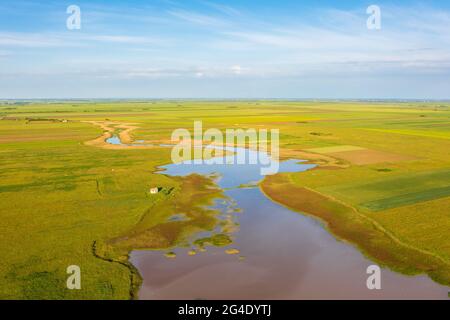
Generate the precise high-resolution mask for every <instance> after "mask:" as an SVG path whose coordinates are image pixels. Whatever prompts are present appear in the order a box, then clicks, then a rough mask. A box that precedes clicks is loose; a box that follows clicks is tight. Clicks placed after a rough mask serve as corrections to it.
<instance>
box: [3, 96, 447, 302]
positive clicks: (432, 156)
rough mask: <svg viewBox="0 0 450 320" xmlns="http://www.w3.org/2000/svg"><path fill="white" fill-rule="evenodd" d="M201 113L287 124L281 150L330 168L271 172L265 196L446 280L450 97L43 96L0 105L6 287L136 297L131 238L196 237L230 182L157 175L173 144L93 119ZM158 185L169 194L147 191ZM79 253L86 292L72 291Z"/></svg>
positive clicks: (165, 244)
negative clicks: (109, 132)
mask: <svg viewBox="0 0 450 320" xmlns="http://www.w3.org/2000/svg"><path fill="white" fill-rule="evenodd" d="M195 120H202V121H203V126H204V127H205V129H207V128H213V127H214V128H219V129H226V128H275V129H280V139H281V141H280V144H281V149H282V150H281V155H282V156H283V157H285V158H288V157H297V158H303V159H308V160H311V161H313V162H316V163H318V164H320V167H318V168H317V169H316V170H311V171H307V172H301V173H292V174H282V175H278V176H274V177H270V178H268V179H266V180H265V181H264V182H263V183H262V186H261V187H262V189H263V191H264V192H265V193H266V194H267V195H268V196H270V197H272V198H273V199H274V200H276V201H277V202H279V203H282V204H284V205H286V206H290V207H292V208H294V209H296V210H298V211H303V212H306V213H308V214H312V215H315V216H318V217H320V218H321V219H323V220H325V221H326V222H328V223H329V229H330V230H331V231H333V232H335V233H336V234H337V236H339V237H342V238H345V239H347V240H349V241H351V242H352V243H355V244H356V245H358V246H359V248H360V249H361V250H362V251H363V252H365V253H366V254H367V255H369V256H370V257H372V258H373V259H375V260H376V261H378V262H379V263H381V264H383V265H386V266H388V267H391V268H393V269H396V270H399V271H402V272H405V273H428V274H430V275H431V276H432V277H433V278H434V279H435V280H436V281H439V282H441V283H445V284H450V237H449V234H450V105H449V104H446V103H394V102H390V103H367V102H307V101H303V102H294V101H240V102H238V101H213V102H211V101H122V102H81V101H80V102H77V101H70V102H59V103H56V102H55V103H44V102H34V103H15V104H12V103H9V104H7V103H4V104H1V105H0V168H1V170H0V221H1V222H0V254H1V256H2V259H1V262H0V275H1V276H0V277H1V278H0V298H3V299H33V298H47V299H59V298H61V299H78V298H84V299H130V298H133V297H135V294H136V291H137V288H138V286H139V282H140V279H139V275H138V274H137V272H136V270H135V269H134V268H133V266H132V265H131V264H129V263H128V261H127V255H128V252H129V250H131V249H134V248H137V249H142V248H151V249H157V248H167V249H170V248H171V247H172V246H174V245H175V244H178V245H180V244H181V245H188V244H189V243H187V242H186V241H187V239H188V238H189V235H190V234H192V233H195V232H198V231H202V230H212V229H213V228H215V227H216V225H217V223H218V220H217V219H216V217H215V212H214V211H212V210H209V209H206V208H205V206H206V205H208V204H209V203H211V201H212V199H213V198H217V197H220V195H221V191H220V190H218V189H216V188H215V187H214V184H213V183H212V182H211V181H210V180H209V179H207V178H206V177H201V176H190V177H186V178H176V177H168V176H164V175H161V174H156V173H155V170H157V167H158V166H160V165H164V164H168V163H170V162H171V160H170V149H169V148H163V147H154V148H141V149H139V148H137V149H129V150H127V149H118V150H115V149H106V148H102V147H99V146H96V145H86V144H85V142H87V141H92V140H93V139H95V138H97V137H99V136H101V135H102V134H103V133H104V132H103V130H102V129H101V128H100V127H98V126H95V125H93V124H92V123H88V122H87V121H102V122H104V121H110V122H118V123H128V124H130V123H131V124H133V125H135V126H136V127H138V128H137V129H135V130H133V131H131V136H132V138H133V139H134V140H145V141H146V142H149V143H151V142H154V143H156V144H159V143H166V142H168V141H169V140H170V136H171V133H172V131H173V130H174V129H177V128H187V129H189V130H192V126H193V122H194V121H195ZM154 186H158V187H161V188H162V190H163V192H160V193H159V194H158V195H150V194H149V189H150V188H151V187H154ZM289 190H292V192H300V193H301V192H304V195H308V196H303V197H295V199H294V197H293V195H292V193H290V192H289ZM314 199H315V200H314ZM314 201H316V202H317V206H316V203H315V202H314ZM174 214H185V215H186V216H188V217H190V219H189V220H187V221H184V220H183V221H169V220H168V218H169V217H171V216H172V215H174ZM73 264H75V265H79V266H80V267H81V269H82V276H83V290H73V291H71V290H67V289H66V279H67V274H66V268H67V266H69V265H73Z"/></svg>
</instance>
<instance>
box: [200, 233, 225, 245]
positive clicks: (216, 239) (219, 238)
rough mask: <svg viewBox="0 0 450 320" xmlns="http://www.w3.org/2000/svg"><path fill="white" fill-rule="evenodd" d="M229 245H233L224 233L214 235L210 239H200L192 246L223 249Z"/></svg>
mask: <svg viewBox="0 0 450 320" xmlns="http://www.w3.org/2000/svg"><path fill="white" fill-rule="evenodd" d="M231 243H233V240H232V239H231V237H230V236H229V235H227V234H224V233H220V234H215V235H213V236H211V237H206V238H200V239H197V240H195V241H194V244H195V245H196V246H198V247H201V248H203V247H205V246H215V247H225V246H228V245H230V244H231Z"/></svg>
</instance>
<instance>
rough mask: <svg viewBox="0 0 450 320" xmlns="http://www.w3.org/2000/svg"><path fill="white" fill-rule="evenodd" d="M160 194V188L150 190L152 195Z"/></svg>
mask: <svg viewBox="0 0 450 320" xmlns="http://www.w3.org/2000/svg"><path fill="white" fill-rule="evenodd" d="M158 192H159V189H158V188H151V189H150V194H157V193H158Z"/></svg>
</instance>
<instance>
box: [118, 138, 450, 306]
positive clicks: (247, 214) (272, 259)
mask: <svg viewBox="0 0 450 320" xmlns="http://www.w3.org/2000/svg"><path fill="white" fill-rule="evenodd" d="M113 138H114V137H113ZM113 138H111V139H113ZM109 143H120V140H118V139H117V138H116V140H112V141H109ZM230 150H233V151H234V152H237V153H243V152H247V155H248V156H256V157H260V159H266V160H267V159H268V155H267V154H265V153H257V152H255V151H249V150H246V149H241V148H236V149H230ZM231 160H233V158H232V156H227V157H225V163H228V164H226V165H207V164H196V165H194V164H189V163H182V164H178V165H176V164H170V165H167V166H164V167H162V168H163V169H165V170H164V171H163V172H161V174H166V175H170V176H186V175H189V174H192V173H199V174H204V175H209V174H215V175H216V176H217V175H218V177H219V178H218V179H217V184H218V186H219V187H221V188H223V189H224V193H225V195H226V196H227V197H228V199H227V200H225V201H224V200H223V199H221V200H217V202H216V205H215V208H217V209H218V210H220V211H221V212H222V213H223V215H224V216H228V217H229V216H230V215H231V216H232V218H233V219H234V221H236V222H237V223H238V229H237V230H236V231H235V232H234V233H233V234H232V236H233V243H232V244H231V245H229V246H227V247H207V250H206V251H204V252H197V254H196V255H189V254H188V253H189V251H190V250H191V248H184V247H180V248H174V249H173V250H172V251H173V252H174V253H175V254H176V258H172V259H169V258H167V257H166V256H164V252H165V251H150V250H135V251H133V252H131V254H130V261H131V262H132V263H133V265H135V266H136V268H137V269H138V270H139V272H140V273H141V275H142V277H143V284H142V287H141V289H140V292H139V298H140V299H350V298H351V299H448V292H449V290H450V288H447V287H445V286H441V285H439V284H437V283H435V282H433V281H432V280H431V279H430V278H429V277H427V276H414V277H410V276H405V275H402V274H399V273H395V272H392V271H390V270H388V269H382V272H381V287H382V289H381V290H369V289H368V288H367V285H366V280H367V278H368V275H367V274H366V270H367V267H368V266H370V265H373V264H374V263H373V262H371V261H370V260H369V259H367V258H366V257H364V256H363V255H362V254H361V253H360V252H359V251H358V250H357V249H356V248H355V247H354V246H352V245H350V244H347V243H344V242H341V241H338V240H336V239H335V238H334V237H333V236H332V235H331V234H329V233H328V232H327V231H326V229H325V228H324V227H323V226H322V224H321V223H320V222H319V221H318V220H316V219H314V218H311V217H308V216H305V215H302V214H300V213H297V212H294V211H292V210H289V209H287V208H285V207H283V206H280V205H279V204H277V203H274V202H272V201H271V200H270V199H269V198H267V197H266V196H265V195H264V194H263V193H262V192H261V191H260V189H259V188H258V187H257V186H256V185H255V184H256V183H257V182H259V181H261V180H262V179H263V178H264V177H263V176H261V174H260V166H259V165H238V164H231V163H230V162H231ZM279 166H280V172H300V171H306V170H308V169H311V168H313V167H314V165H310V164H304V163H302V162H300V161H299V160H289V161H284V162H280V163H279ZM242 186H247V187H245V188H243V187H242ZM237 208H239V209H240V210H235V209H237ZM174 218H183V217H179V216H177V215H175V216H174ZM213 232H214V231H213ZM209 235H211V234H208V233H205V234H202V235H201V236H209ZM228 249H235V252H234V253H237V254H227V253H226V252H225V250H228Z"/></svg>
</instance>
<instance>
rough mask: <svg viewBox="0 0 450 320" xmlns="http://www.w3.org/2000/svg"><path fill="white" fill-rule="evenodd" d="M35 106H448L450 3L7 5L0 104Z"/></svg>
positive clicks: (14, 1) (2, 9)
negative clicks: (75, 13) (245, 102)
mask: <svg viewBox="0 0 450 320" xmlns="http://www.w3.org/2000/svg"><path fill="white" fill-rule="evenodd" d="M71 5H76V6H78V7H79V8H80V12H81V15H80V27H81V28H80V29H69V28H67V19H68V18H69V17H70V16H71V13H67V8H68V7H69V6H71ZM371 5H376V6H378V7H379V8H380V12H381V20H380V21H381V28H380V29H369V28H368V27H367V20H368V18H369V17H370V14H368V13H367V8H368V7H369V6H371ZM33 98H35V99H64V98H74V99H75V98H180V99H181V98H211V99H226V98H245V99H252V98H278V99H284V98H289V99H449V98H450V1H447V0H441V1H438V0H434V1H433V0H426V1H425V0H424V1H420V0H417V1H402V0H398V1H381V0H380V1H378V0H370V1H356V0H347V1H340V0H309V1H301V0H253V1H249V0H240V1H237V0H228V1H226V0H220V1H218V0H217V1H216V0H146V1H144V0H132V1H125V0H122V1H114V0H108V1H101V0H89V1H85V0H70V1H65V0H54V1H36V0H33V1H31V0H0V99H33Z"/></svg>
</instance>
